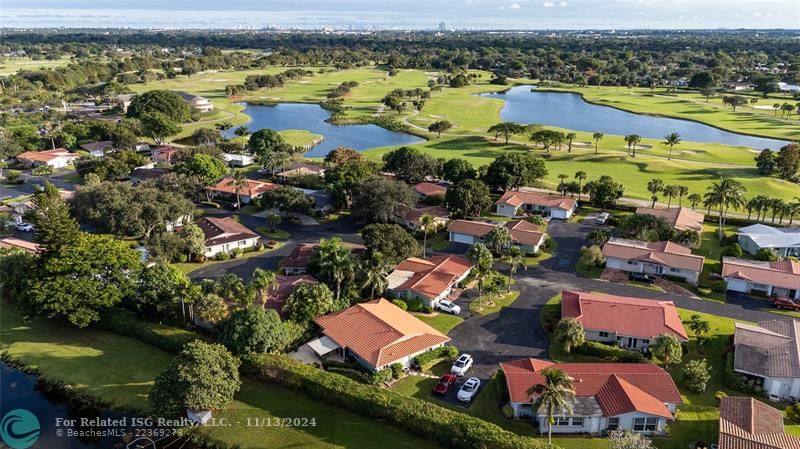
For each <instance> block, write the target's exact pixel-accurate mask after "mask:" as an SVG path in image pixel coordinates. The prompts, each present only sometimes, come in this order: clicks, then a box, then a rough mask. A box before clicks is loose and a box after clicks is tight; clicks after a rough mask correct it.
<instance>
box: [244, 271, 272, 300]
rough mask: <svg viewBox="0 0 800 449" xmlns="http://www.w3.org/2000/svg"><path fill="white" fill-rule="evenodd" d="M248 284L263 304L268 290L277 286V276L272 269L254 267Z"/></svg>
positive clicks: (267, 295)
mask: <svg viewBox="0 0 800 449" xmlns="http://www.w3.org/2000/svg"><path fill="white" fill-rule="evenodd" d="M250 286H251V287H252V288H254V289H255V291H256V293H257V294H258V297H259V299H261V304H262V305H264V304H266V303H267V299H268V298H269V291H270V290H271V289H273V288H275V287H277V286H278V277H277V276H276V275H275V273H273V272H272V271H267V270H265V269H263V268H256V269H255V270H253V276H252V277H251V278H250Z"/></svg>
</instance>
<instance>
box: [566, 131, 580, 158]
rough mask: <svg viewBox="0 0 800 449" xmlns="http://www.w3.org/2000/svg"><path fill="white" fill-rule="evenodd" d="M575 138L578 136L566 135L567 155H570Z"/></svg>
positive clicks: (573, 134)
mask: <svg viewBox="0 0 800 449" xmlns="http://www.w3.org/2000/svg"><path fill="white" fill-rule="evenodd" d="M576 137H578V135H577V134H575V133H567V135H566V139H567V153H572V141H573V140H575V138H576Z"/></svg>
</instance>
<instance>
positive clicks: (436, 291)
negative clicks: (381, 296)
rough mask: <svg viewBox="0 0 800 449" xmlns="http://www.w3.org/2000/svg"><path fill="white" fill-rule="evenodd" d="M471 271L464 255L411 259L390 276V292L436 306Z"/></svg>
mask: <svg viewBox="0 0 800 449" xmlns="http://www.w3.org/2000/svg"><path fill="white" fill-rule="evenodd" d="M470 270H472V264H471V263H469V261H468V260H467V259H465V258H463V257H461V256H453V255H451V256H444V255H436V256H431V257H430V258H429V259H419V258H416V257H409V258H408V259H406V260H404V261H402V262H400V265H398V266H397V268H395V269H394V271H392V272H391V273H390V274H389V277H388V278H387V279H386V280H387V281H388V286H387V289H388V290H389V291H390V292H392V293H393V294H394V295H396V296H398V297H400V298H402V299H404V300H406V301H408V300H415V299H416V300H420V301H422V303H423V304H424V305H426V306H429V307H436V305H437V304H438V303H439V301H441V300H442V299H447V297H448V296H450V293H451V292H452V291H453V289H454V288H455V287H456V286H458V283H459V282H461V281H463V280H464V279H465V278H466V277H467V275H469V272H470Z"/></svg>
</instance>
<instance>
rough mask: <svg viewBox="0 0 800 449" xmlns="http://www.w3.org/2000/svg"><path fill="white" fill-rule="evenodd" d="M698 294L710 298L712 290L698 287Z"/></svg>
mask: <svg viewBox="0 0 800 449" xmlns="http://www.w3.org/2000/svg"><path fill="white" fill-rule="evenodd" d="M697 293H699V294H700V295H701V296H708V295H710V294H711V289H710V288H706V287H698V288H697Z"/></svg>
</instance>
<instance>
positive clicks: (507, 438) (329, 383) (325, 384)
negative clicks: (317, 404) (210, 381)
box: [242, 354, 547, 449]
mask: <svg viewBox="0 0 800 449" xmlns="http://www.w3.org/2000/svg"><path fill="white" fill-rule="evenodd" d="M242 362H243V363H242V370H243V372H244V373H245V374H246V375H247V376H248V377H251V378H256V379H260V380H263V381H265V382H270V383H276V384H279V385H282V386H284V387H286V388H289V389H291V390H295V391H299V392H301V393H303V394H306V395H307V396H309V397H311V398H313V399H316V400H319V401H322V402H325V403H327V404H330V405H333V406H337V407H342V408H344V409H347V410H350V411H352V412H354V413H357V414H360V415H363V416H366V417H369V418H373V419H377V420H381V421H386V422H388V423H390V424H393V425H395V426H397V427H399V428H400V429H403V430H405V431H407V432H410V433H413V434H416V435H419V436H421V437H423V438H429V439H431V440H433V441H435V442H436V443H438V444H440V445H442V446H445V447H450V448H453V449H485V448H493V449H544V448H546V447H547V444H546V443H544V442H540V441H537V440H534V439H532V438H528V437H523V436H519V435H515V434H513V433H511V432H508V431H505V430H503V429H502V428H500V427H499V426H497V425H495V424H492V423H490V422H487V421H484V420H482V419H479V418H475V417H472V416H469V415H467V414H465V413H461V412H457V411H453V410H449V409H446V408H444V407H441V406H438V405H436V404H432V403H430V402H428V401H424V400H421V399H417V398H413V397H407V396H402V395H400V394H398V393H395V392H393V391H391V390H386V389H382V388H377V387H374V386H371V385H363V384H360V383H358V382H355V381H352V380H350V379H348V378H346V377H343V376H340V375H337V374H333V373H328V372H325V371H322V370H319V369H317V368H314V367H312V366H309V365H303V364H301V363H299V362H297V361H295V360H292V359H291V358H289V357H288V356H285V355H275V354H259V355H251V356H248V357H246V358H245V359H244V360H243V361H242Z"/></svg>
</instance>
